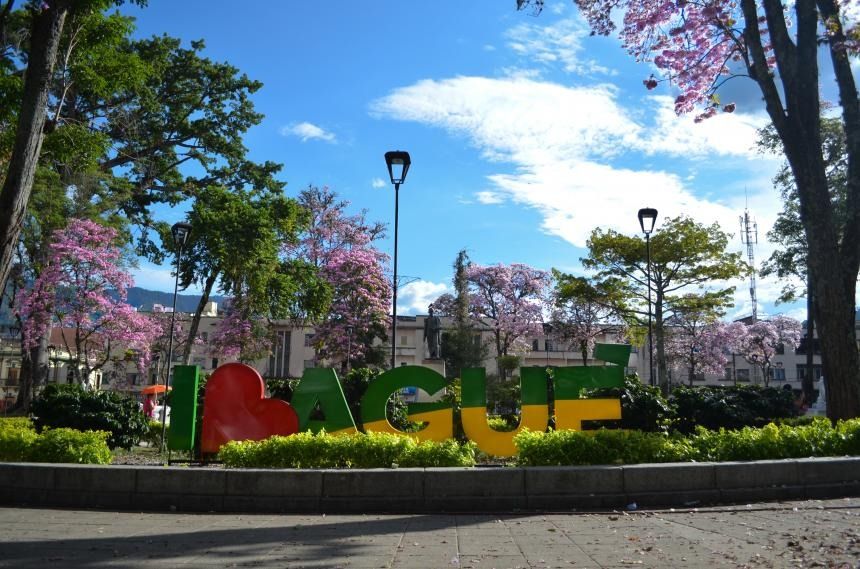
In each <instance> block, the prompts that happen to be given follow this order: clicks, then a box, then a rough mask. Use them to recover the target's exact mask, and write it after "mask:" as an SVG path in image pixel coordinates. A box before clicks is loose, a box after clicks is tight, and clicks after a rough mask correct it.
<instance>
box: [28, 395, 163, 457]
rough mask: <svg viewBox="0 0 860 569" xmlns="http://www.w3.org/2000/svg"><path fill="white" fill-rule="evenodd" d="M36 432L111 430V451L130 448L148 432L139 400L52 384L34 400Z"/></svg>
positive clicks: (109, 442) (32, 408)
mask: <svg viewBox="0 0 860 569" xmlns="http://www.w3.org/2000/svg"><path fill="white" fill-rule="evenodd" d="M31 411H32V413H33V421H34V422H35V424H36V429H37V430H38V431H40V432H41V431H42V430H43V429H45V428H51V429H56V428H61V427H66V428H71V429H77V430H79V431H107V432H108V433H110V437H109V438H108V445H109V446H110V448H117V447H121V448H124V449H130V448H131V447H133V446H134V445H136V444H137V443H138V442H139V441H140V439H141V437H143V436H144V435H146V433H147V429H148V427H147V422H148V419H147V418H146V417H145V416H144V414H143V413H142V412H141V411H140V406H139V405H138V404H137V401H135V400H134V399H131V398H129V397H124V396H122V395H120V394H118V393H114V392H112V391H85V390H84V388H83V387H81V386H80V385H75V384H71V385H70V384H50V385H48V386H46V387H45V389H44V391H43V392H42V394H41V395H40V396H39V397H37V398H36V399H35V400H33V405H32V407H31Z"/></svg>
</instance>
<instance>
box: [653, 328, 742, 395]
mask: <svg viewBox="0 0 860 569" xmlns="http://www.w3.org/2000/svg"><path fill="white" fill-rule="evenodd" d="M745 338H746V326H745V325H744V324H743V323H741V322H729V323H727V322H723V321H721V320H713V321H698V322H696V321H689V320H688V321H686V322H682V321H676V320H674V319H673V320H672V321H671V322H670V329H669V334H668V337H667V341H666V356H667V358H668V360H669V362H670V363H671V364H672V365H673V367H676V368H682V369H684V370H685V371H686V372H687V381H688V383H689V384H690V385H693V380H694V378H695V377H696V375H699V374H705V373H710V374H722V373H723V371H724V370H725V368H726V366H727V365H728V363H729V361H730V359H731V354H732V353H736V352H738V351H739V350H740V348H741V346H742V345H743V342H744V340H745Z"/></svg>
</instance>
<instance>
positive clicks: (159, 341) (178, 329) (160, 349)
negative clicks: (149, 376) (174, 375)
mask: <svg viewBox="0 0 860 569" xmlns="http://www.w3.org/2000/svg"><path fill="white" fill-rule="evenodd" d="M150 318H152V319H153V320H155V321H156V322H157V323H158V335H157V336H156V337H155V338H154V339H153V341H152V345H151V347H150V351H151V352H152V358H153V364H154V365H155V370H154V371H155V376H156V377H159V378H164V377H165V376H166V374H167V369H168V367H169V366H168V359H169V355H168V351H169V349H170V323H171V321H173V356H174V358H175V357H176V356H177V355H180V354H183V353H185V346H186V344H187V343H188V341H189V338H188V333H187V330H188V328H189V326H190V325H191V316H189V315H188V314H183V313H181V312H179V313H177V314H176V316H175V318H174V317H173V314H172V313H171V312H165V311H164V310H163V309H162V310H161V311H156V310H153V311H152V313H151V314H150ZM202 344H203V338H201V337H200V335H199V334H198V335H196V336H194V339H193V340H192V341H191V345H192V346H199V345H202Z"/></svg>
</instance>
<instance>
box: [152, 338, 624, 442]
mask: <svg viewBox="0 0 860 569" xmlns="http://www.w3.org/2000/svg"><path fill="white" fill-rule="evenodd" d="M594 355H595V358H597V359H599V360H603V361H604V362H607V363H608V364H610V365H604V366H569V367H568V366H565V367H552V368H551V369H552V374H551V379H550V376H549V374H547V368H545V367H538V366H535V367H523V368H520V386H521V391H522V402H521V403H522V404H521V415H520V423H519V426H518V427H517V429H516V430H514V431H511V432H501V431H496V430H494V429H493V428H491V427H490V426H489V425H488V423H487V413H486V408H487V395H486V375H485V372H484V370H483V369H468V370H464V371H463V373H462V416H461V419H462V423H463V430H464V432H465V434H466V436H467V437H468V438H469V439H471V440H472V441H474V442H475V443H476V444H477V445H478V448H480V449H481V450H482V451H484V452H486V453H487V454H490V455H493V456H512V455H514V454H516V447H515V446H514V442H513V438H514V436H515V435H516V434H517V433H518V432H520V431H521V430H523V429H530V430H533V431H543V430H545V429H546V428H547V425H548V424H549V419H550V410H549V396H548V392H549V389H548V387H549V386H550V382H551V384H552V388H553V389H552V391H553V394H554V404H555V409H554V411H555V428H556V429H570V430H579V429H581V427H582V421H586V420H608V419H620V418H621V402H620V400H618V399H617V398H616V399H583V398H582V394H583V390H585V389H591V388H596V387H620V386H621V385H622V384H623V381H624V366H626V365H627V362H628V359H629V356H630V346H628V345H622V344H598V345H597V347H596V349H595V354H594ZM174 375H175V380H174V390H173V396H172V398H173V402H172V410H171V415H172V419H171V427H170V438H169V439H168V445H169V447H170V448H171V449H172V450H189V449H191V448H193V446H194V437H195V432H196V430H195V424H196V421H197V417H196V408H197V384H198V375H199V370H198V368H197V367H196V366H177V367H176V369H175V374H174ZM446 383H447V382H446V380H445V378H444V377H443V376H442V375H440V374H439V373H438V372H436V371H434V370H432V369H430V368H426V367H420V366H402V367H398V368H395V369H391V370H389V371H386V372H385V373H383V374H381V375H380V376H379V377H378V378H376V379H375V380H374V381H373V383H371V384H370V386H369V387H368V388H367V391H366V392H365V394H364V396H363V397H362V399H361V422H362V424H363V425H364V430H365V431H375V432H386V433H398V434H404V435H408V436H411V437H415V438H417V439H419V440H434V441H442V440H445V439H449V438H451V437H453V436H454V414H453V409H452V408H451V405H450V404H449V403H447V402H444V401H437V402H432V403H409V404H408V418H409V420H410V421H412V422H415V423H420V424H422V428H421V429H420V430H418V431H416V432H409V433H406V432H402V431H399V430H397V429H395V428H394V427H393V426H392V425H391V424H390V423H389V422H388V418H387V417H386V402H387V401H388V399H389V398H390V397H391V395H392V394H395V393H398V392H399V391H400V390H402V389H404V388H407V387H417V388H420V389H422V390H424V391H425V392H427V393H428V394H430V395H435V394H440V393H441V392H442V390H443V389H444V388H445V386H446ZM317 405H319V406H320V409H321V410H322V412H323V415H324V416H325V420H323V421H314V420H312V419H311V415H312V412H313V410H314V408H315V407H316V406H317ZM322 429H325V431H326V432H328V433H332V434H337V433H355V432H358V429H357V428H356V425H355V420H354V418H353V416H352V414H351V413H350V410H349V406H348V405H347V402H346V398H345V397H344V394H343V390H342V389H341V386H340V382H339V381H338V378H337V374H336V373H335V371H334V370H332V369H322V368H314V369H307V370H305V373H304V375H303V376H302V379H301V381H300V382H299V384H298V386H297V387H296V389H295V391H294V392H293V397H292V400H291V401H290V402H289V403H287V402H286V401H282V400H280V399H267V398H266V397H265V386H264V383H263V379H262V378H261V377H260V374H259V373H257V371H256V370H255V369H254V368H252V367H249V366H246V365H244V364H240V363H229V364H225V365H223V366H221V367H219V368H218V369H217V370H215V373H214V374H213V375H212V377H210V378H209V381H208V382H207V384H206V394H205V399H204V410H203V430H202V440H201V449H202V452H204V453H215V452H218V449H219V448H221V446H222V445H223V444H225V443H227V442H228V441H233V440H262V439H266V438H268V437H270V436H273V435H292V434H295V433H298V432H301V431H313V432H318V431H320V430H322Z"/></svg>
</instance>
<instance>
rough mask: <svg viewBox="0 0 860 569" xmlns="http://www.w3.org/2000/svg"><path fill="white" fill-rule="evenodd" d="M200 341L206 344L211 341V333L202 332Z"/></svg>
mask: <svg viewBox="0 0 860 569" xmlns="http://www.w3.org/2000/svg"><path fill="white" fill-rule="evenodd" d="M200 339H201V340H203V343H204V344H205V343H206V342H208V341H209V332H201V333H200Z"/></svg>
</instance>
